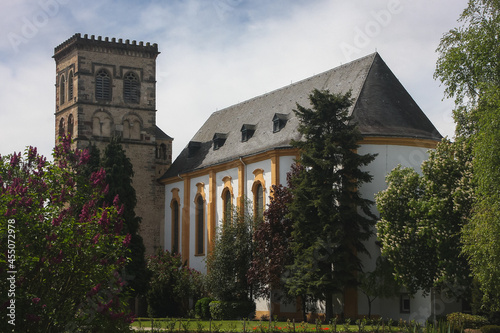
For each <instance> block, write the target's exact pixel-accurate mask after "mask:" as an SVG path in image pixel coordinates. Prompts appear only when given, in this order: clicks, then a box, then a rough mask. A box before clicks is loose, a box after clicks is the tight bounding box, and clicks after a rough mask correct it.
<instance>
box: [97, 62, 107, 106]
mask: <svg viewBox="0 0 500 333" xmlns="http://www.w3.org/2000/svg"><path fill="white" fill-rule="evenodd" d="M95 98H96V99H99V100H105V101H109V100H111V76H110V75H109V72H108V71H107V70H105V69H101V70H99V71H98V72H97V74H96V76H95Z"/></svg>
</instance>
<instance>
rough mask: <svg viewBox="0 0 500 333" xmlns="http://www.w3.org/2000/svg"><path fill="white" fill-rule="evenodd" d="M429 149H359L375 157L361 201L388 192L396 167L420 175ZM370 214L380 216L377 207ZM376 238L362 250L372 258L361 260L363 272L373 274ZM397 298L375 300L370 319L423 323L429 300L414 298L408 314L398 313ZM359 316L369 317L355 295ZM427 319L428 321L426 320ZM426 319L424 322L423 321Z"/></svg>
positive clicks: (377, 250) (361, 298) (364, 304)
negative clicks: (410, 170) (410, 320)
mask: <svg viewBox="0 0 500 333" xmlns="http://www.w3.org/2000/svg"><path fill="white" fill-rule="evenodd" d="M428 150H429V148H420V147H409V146H398V145H363V146H361V147H360V148H359V149H358V153H359V154H375V153H377V154H378V155H377V157H376V158H375V160H374V161H373V162H371V163H370V164H369V165H368V166H366V169H367V170H368V171H369V172H370V174H371V175H372V176H373V180H372V182H371V183H366V184H363V185H362V187H361V189H360V191H361V193H362V196H363V198H366V199H369V200H372V201H374V202H375V195H376V193H378V192H380V191H382V190H384V189H386V188H387V184H386V182H385V177H386V176H387V174H389V173H390V172H391V170H393V169H394V168H395V167H396V166H398V165H402V166H403V167H412V168H414V169H415V170H416V171H417V172H419V173H420V172H421V170H420V166H421V164H422V162H423V161H425V160H426V159H427V157H428ZM372 211H373V212H374V213H375V215H376V216H377V217H378V216H379V214H378V212H377V209H376V205H375V204H374V205H373V206H372ZM375 241H376V236H373V237H372V238H371V239H370V241H369V242H367V243H365V246H366V248H367V250H368V251H369V253H370V254H371V257H368V256H366V255H363V256H361V258H362V263H363V269H364V270H365V271H372V270H373V269H374V268H375V260H376V258H377V257H378V256H379V255H380V248H379V246H377V245H376V244H375ZM399 303H400V299H399V297H397V298H393V299H380V298H377V299H375V301H373V303H372V315H380V316H382V317H383V318H392V319H394V320H399V319H403V320H409V319H415V320H420V321H421V320H423V321H425V320H426V319H427V318H428V315H430V311H431V302H430V298H429V297H424V296H422V294H420V293H419V294H417V295H415V296H414V298H412V299H411V300H410V312H409V313H401V312H400V304H399ZM358 314H359V315H367V314H368V301H367V299H366V296H365V295H364V294H363V293H362V292H361V291H358ZM425 316H427V317H425ZM424 317H425V318H424Z"/></svg>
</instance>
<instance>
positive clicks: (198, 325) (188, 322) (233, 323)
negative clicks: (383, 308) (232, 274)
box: [132, 318, 398, 333]
mask: <svg viewBox="0 0 500 333" xmlns="http://www.w3.org/2000/svg"><path fill="white" fill-rule="evenodd" d="M151 325H153V328H154V329H158V330H160V329H161V330H165V331H167V332H168V331H170V332H269V331H274V332H280V331H281V332H294V331H295V332H315V331H316V324H311V323H295V324H294V323H293V322H291V321H288V322H286V321H273V322H272V323H271V328H273V329H272V330H269V329H268V328H269V321H255V320H252V321H248V320H246V321H243V320H212V321H207V320H198V319H172V318H165V319H154V322H153V323H152V322H151V319H149V318H137V319H136V321H135V322H134V323H133V324H132V327H133V328H135V329H139V331H140V330H141V328H143V329H144V331H146V332H147V331H149V330H150V329H151ZM318 328H319V329H318V331H323V332H334V329H333V327H332V326H331V325H321V326H320V327H318ZM346 328H347V327H346V326H344V325H343V324H337V326H336V330H335V331H336V332H345V331H346ZM376 330H377V329H376V328H375V327H372V326H365V327H364V328H363V329H362V331H363V332H373V331H376ZM392 330H398V327H394V326H393V327H391V329H389V328H388V327H387V326H385V327H384V329H383V328H382V327H378V330H377V331H379V332H381V333H382V332H390V331H392ZM349 331H350V332H358V331H359V327H358V326H357V325H349Z"/></svg>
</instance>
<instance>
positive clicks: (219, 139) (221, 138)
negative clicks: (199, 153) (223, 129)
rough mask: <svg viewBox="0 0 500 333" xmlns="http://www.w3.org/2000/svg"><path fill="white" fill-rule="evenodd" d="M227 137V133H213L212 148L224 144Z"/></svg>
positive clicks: (215, 148) (217, 147)
mask: <svg viewBox="0 0 500 333" xmlns="http://www.w3.org/2000/svg"><path fill="white" fill-rule="evenodd" d="M226 139H227V134H224V133H215V134H214V138H213V141H214V150H217V149H219V148H220V147H222V146H224V143H225V142H226Z"/></svg>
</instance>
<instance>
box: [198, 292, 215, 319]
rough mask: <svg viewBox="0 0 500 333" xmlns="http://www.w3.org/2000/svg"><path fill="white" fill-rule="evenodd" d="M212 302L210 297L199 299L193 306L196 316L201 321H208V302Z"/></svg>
mask: <svg viewBox="0 0 500 333" xmlns="http://www.w3.org/2000/svg"><path fill="white" fill-rule="evenodd" d="M213 300H214V299H213V298H211V297H204V298H202V299H199V300H198V301H197V302H196V305H195V306H194V311H195V313H196V316H198V317H200V318H201V319H210V318H211V316H210V302H212V301H213Z"/></svg>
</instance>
